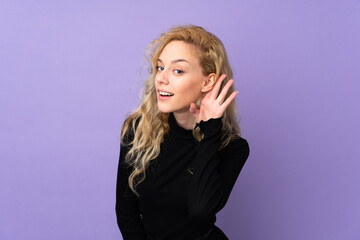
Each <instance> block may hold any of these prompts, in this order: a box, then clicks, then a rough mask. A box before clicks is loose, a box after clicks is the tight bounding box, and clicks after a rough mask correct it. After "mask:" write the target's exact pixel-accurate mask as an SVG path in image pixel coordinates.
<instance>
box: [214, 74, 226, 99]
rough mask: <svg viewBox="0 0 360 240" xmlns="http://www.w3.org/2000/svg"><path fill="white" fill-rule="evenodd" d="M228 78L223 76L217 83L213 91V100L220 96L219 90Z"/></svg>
mask: <svg viewBox="0 0 360 240" xmlns="http://www.w3.org/2000/svg"><path fill="white" fill-rule="evenodd" d="M225 78H226V74H223V75H221V76H220V77H219V79H218V80H217V82H216V83H215V86H214V88H213V89H212V90H211V98H212V99H216V98H217V96H218V94H219V90H220V87H221V83H222V82H223V80H224V79H225Z"/></svg>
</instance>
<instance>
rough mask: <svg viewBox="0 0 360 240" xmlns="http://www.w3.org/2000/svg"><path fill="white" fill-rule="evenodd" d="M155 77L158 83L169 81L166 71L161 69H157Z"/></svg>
mask: <svg viewBox="0 0 360 240" xmlns="http://www.w3.org/2000/svg"><path fill="white" fill-rule="evenodd" d="M155 79H156V81H157V82H158V83H159V84H168V83H169V80H168V76H167V73H166V71H164V70H163V71H158V72H157V73H156V77H155Z"/></svg>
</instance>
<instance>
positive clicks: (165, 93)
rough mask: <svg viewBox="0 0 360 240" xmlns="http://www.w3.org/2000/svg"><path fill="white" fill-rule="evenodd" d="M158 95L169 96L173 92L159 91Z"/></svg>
mask: <svg viewBox="0 0 360 240" xmlns="http://www.w3.org/2000/svg"><path fill="white" fill-rule="evenodd" d="M159 95H160V96H162V97H171V96H174V94H173V93H169V92H165V91H159Z"/></svg>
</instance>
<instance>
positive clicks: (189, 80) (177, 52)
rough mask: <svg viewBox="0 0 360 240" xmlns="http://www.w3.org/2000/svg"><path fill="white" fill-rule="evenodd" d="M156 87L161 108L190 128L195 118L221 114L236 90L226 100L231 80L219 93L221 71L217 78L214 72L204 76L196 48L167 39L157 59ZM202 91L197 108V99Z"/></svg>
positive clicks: (201, 119)
mask: <svg viewBox="0 0 360 240" xmlns="http://www.w3.org/2000/svg"><path fill="white" fill-rule="evenodd" d="M157 64H158V66H157V73H156V77H155V87H156V91H157V98H158V108H159V110H160V111H161V112H173V114H174V117H175V119H176V121H177V123H178V124H179V126H181V127H183V128H185V129H192V128H193V125H194V122H195V121H196V122H198V123H199V122H200V121H207V120H209V119H210V118H220V117H222V116H223V113H224V111H225V109H226V108H227V107H228V106H229V104H230V103H231V101H233V100H234V99H235V96H236V95H237V93H238V92H233V93H232V94H231V95H230V96H229V97H228V98H227V99H226V100H225V96H226V93H227V92H228V90H229V88H230V86H231V84H233V82H234V81H233V80H230V81H228V82H227V84H226V85H225V86H224V88H223V89H222V91H221V92H220V94H219V95H218V93H219V91H220V86H221V83H222V81H223V80H224V78H225V77H226V75H225V74H223V75H222V76H221V77H220V78H219V79H218V80H217V81H216V79H215V74H214V73H211V74H209V75H208V76H204V75H203V73H202V68H201V66H200V62H199V59H198V57H197V50H196V48H195V47H194V46H193V45H191V44H188V43H186V42H183V41H171V42H170V43H168V44H167V45H166V46H165V48H164V50H163V51H162V53H161V54H160V56H159V58H158V61H157ZM203 95H205V96H204V97H203V98H202V100H201V102H200V104H199V105H200V108H198V107H197V106H196V104H195V103H196V102H198V101H199V99H201V97H202V96H203Z"/></svg>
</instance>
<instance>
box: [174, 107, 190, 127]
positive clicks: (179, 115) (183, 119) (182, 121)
mask: <svg viewBox="0 0 360 240" xmlns="http://www.w3.org/2000/svg"><path fill="white" fill-rule="evenodd" d="M173 114H174V117H175V119H176V122H177V124H178V125H179V126H180V127H182V128H184V129H187V130H190V129H193V127H194V122H195V118H194V116H193V114H192V113H191V112H190V111H186V112H173Z"/></svg>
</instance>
